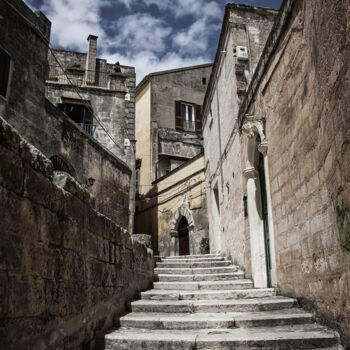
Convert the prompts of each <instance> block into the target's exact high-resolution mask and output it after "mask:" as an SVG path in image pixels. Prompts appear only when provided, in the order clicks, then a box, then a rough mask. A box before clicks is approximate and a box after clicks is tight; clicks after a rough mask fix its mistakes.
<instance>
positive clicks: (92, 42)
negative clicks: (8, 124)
mask: <svg viewBox="0 0 350 350" xmlns="http://www.w3.org/2000/svg"><path fill="white" fill-rule="evenodd" d="M97 40H98V38H97V36H95V35H89V37H88V38H87V52H86V53H82V52H75V51H67V50H58V49H52V50H49V53H48V77H47V79H46V97H47V99H48V100H49V101H50V102H51V103H52V104H53V105H54V106H55V107H58V108H59V109H60V110H62V111H63V112H64V113H65V114H66V115H67V116H68V117H69V118H70V119H71V120H72V121H73V122H74V123H75V124H76V125H77V126H79V128H80V129H82V130H84V132H85V133H87V134H88V135H89V136H91V137H92V138H93V139H95V140H96V141H97V142H98V143H100V144H101V145H102V146H103V147H105V148H106V149H107V150H108V151H109V152H111V153H112V154H113V155H114V156H116V157H118V158H119V159H121V160H122V161H124V162H125V163H126V164H127V165H128V167H129V168H130V169H131V171H132V177H131V186H130V196H129V212H130V215H129V225H128V228H129V231H130V232H132V231H133V227H134V213H135V81H136V76H135V68H134V67H129V66H124V65H120V64H119V63H113V64H112V63H108V62H107V60H106V59H102V58H98V57H97ZM69 153H70V149H64V148H62V149H61V152H60V154H58V155H56V157H57V159H58V162H56V163H66V164H67V163H68V164H69V163H70V161H69V159H70V155H69ZM57 165H58V166H60V164H57ZM70 167H72V168H74V167H73V166H72V165H70ZM94 172H95V173H96V172H97V171H96V170H95V171H94ZM72 175H75V174H72ZM91 176H92V177H93V178H96V177H97V176H96V175H94V174H91ZM83 181H85V179H83ZM108 205H109V206H110V205H112V203H111V201H110V202H109V203H108Z"/></svg>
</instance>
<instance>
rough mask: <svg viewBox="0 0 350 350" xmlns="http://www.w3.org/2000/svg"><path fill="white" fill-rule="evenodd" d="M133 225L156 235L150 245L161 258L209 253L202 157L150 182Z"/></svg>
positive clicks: (139, 204)
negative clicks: (150, 188)
mask: <svg viewBox="0 0 350 350" xmlns="http://www.w3.org/2000/svg"><path fill="white" fill-rule="evenodd" d="M137 223H140V228H141V225H142V229H143V230H144V232H150V233H156V234H152V238H153V242H152V244H153V247H154V249H155V250H156V251H158V252H160V254H161V255H162V256H175V255H189V254H201V253H204V252H207V250H208V251H209V246H208V248H206V246H207V242H208V219H207V204H206V195H205V176H204V154H203V153H199V154H198V155H197V156H195V157H193V158H192V159H190V160H188V161H187V162H185V163H183V164H182V165H180V166H179V167H177V168H176V169H174V170H173V171H171V172H170V173H168V174H166V175H164V176H162V177H161V178H159V179H157V180H156V181H154V183H153V191H152V192H151V193H150V194H149V195H148V197H146V198H142V199H141V198H140V199H139V201H138V211H137ZM206 249H207V250H206Z"/></svg>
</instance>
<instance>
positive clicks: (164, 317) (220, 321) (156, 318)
mask: <svg viewBox="0 0 350 350" xmlns="http://www.w3.org/2000/svg"><path fill="white" fill-rule="evenodd" d="M311 322H312V314H311V313H307V312H305V311H303V310H301V309H286V310H279V311H269V312H266V311H262V312H250V313H249V312H247V313H239V312H227V313H222V314H221V313H197V314H189V313H187V314H185V313H179V314H176V313H175V314H167V313H138V312H133V313H131V314H128V315H126V316H124V317H122V318H121V319H120V324H121V326H122V327H130V328H148V329H200V328H234V327H272V326H278V325H279V326H281V325H291V324H307V323H311Z"/></svg>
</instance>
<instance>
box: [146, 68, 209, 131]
mask: <svg viewBox="0 0 350 350" xmlns="http://www.w3.org/2000/svg"><path fill="white" fill-rule="evenodd" d="M211 68H212V65H211V64H207V65H202V66H197V67H189V68H188V69H187V70H185V69H179V71H176V70H174V71H172V72H169V73H167V72H164V74H160V73H157V74H154V75H153V76H152V77H151V81H152V83H151V89H152V106H151V114H152V121H156V122H157V123H158V127H162V128H171V129H175V101H185V102H190V103H195V104H198V105H202V104H203V97H204V93H205V90H206V88H207V84H208V81H209V76H210V72H211ZM202 78H205V79H206V84H203V82H202Z"/></svg>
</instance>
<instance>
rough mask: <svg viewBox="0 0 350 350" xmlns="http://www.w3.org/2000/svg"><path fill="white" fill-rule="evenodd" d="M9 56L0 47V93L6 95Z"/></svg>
mask: <svg viewBox="0 0 350 350" xmlns="http://www.w3.org/2000/svg"><path fill="white" fill-rule="evenodd" d="M10 62H11V59H10V56H9V55H8V54H7V53H6V52H5V51H4V50H2V49H1V48H0V95H2V96H4V97H6V94H7V85H8V79H9V74H10Z"/></svg>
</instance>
